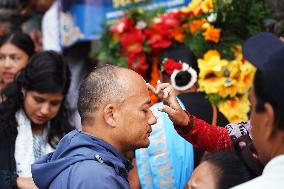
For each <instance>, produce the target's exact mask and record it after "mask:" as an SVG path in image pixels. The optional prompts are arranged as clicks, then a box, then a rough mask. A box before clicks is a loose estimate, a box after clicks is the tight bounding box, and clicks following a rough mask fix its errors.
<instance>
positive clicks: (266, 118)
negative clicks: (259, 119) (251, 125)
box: [263, 102, 276, 139]
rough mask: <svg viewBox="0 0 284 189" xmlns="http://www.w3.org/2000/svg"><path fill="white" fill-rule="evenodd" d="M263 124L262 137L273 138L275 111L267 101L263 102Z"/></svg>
mask: <svg viewBox="0 0 284 189" xmlns="http://www.w3.org/2000/svg"><path fill="white" fill-rule="evenodd" d="M263 125H264V127H265V132H264V133H263V134H264V137H265V138H266V139H270V138H273V137H274V134H275V130H276V126H275V112H274V109H273V107H272V105H271V104H270V103H268V102H266V103H265V104H264V112H263Z"/></svg>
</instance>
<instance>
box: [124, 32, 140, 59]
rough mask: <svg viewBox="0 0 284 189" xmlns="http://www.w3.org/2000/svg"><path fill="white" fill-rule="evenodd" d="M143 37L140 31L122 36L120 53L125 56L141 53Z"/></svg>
mask: <svg viewBox="0 0 284 189" xmlns="http://www.w3.org/2000/svg"><path fill="white" fill-rule="evenodd" d="M143 40H144V35H143V33H142V32H141V31H140V30H136V29H135V30H132V31H130V32H129V33H125V34H123V36H122V37H121V39H120V45H121V53H122V54H125V55H127V56H135V55H136V54H139V53H141V52H142V51H143V44H142V43H143Z"/></svg>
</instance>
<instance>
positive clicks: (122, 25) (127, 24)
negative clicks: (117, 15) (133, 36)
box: [109, 15, 134, 34]
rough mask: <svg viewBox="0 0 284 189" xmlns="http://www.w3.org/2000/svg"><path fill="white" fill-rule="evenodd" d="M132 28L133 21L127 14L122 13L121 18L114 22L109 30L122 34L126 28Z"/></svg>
mask: <svg viewBox="0 0 284 189" xmlns="http://www.w3.org/2000/svg"><path fill="white" fill-rule="evenodd" d="M133 28H134V21H133V20H132V19H129V18H127V15H124V16H123V17H122V18H121V19H119V20H118V21H117V22H115V23H114V25H112V26H111V28H110V29H109V31H111V32H113V33H118V34H122V33H123V32H125V31H127V30H132V29H133Z"/></svg>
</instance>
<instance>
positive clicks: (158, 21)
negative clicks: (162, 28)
mask: <svg viewBox="0 0 284 189" xmlns="http://www.w3.org/2000/svg"><path fill="white" fill-rule="evenodd" d="M153 21H154V23H155V24H158V23H160V22H162V19H161V18H158V17H155V18H154V19H153Z"/></svg>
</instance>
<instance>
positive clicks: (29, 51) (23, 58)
mask: <svg viewBox="0 0 284 189" xmlns="http://www.w3.org/2000/svg"><path fill="white" fill-rule="evenodd" d="M34 53H35V45H34V42H33V40H32V39H31V37H30V36H29V35H28V34H26V33H23V32H20V31H17V32H14V33H11V34H10V35H8V36H7V37H5V38H4V39H2V40H1V42H0V67H1V68H0V71H1V72H0V75H1V85H2V88H4V87H5V86H7V85H8V84H9V83H11V82H12V81H13V80H14V79H15V76H16V75H17V74H18V72H19V71H21V70H22V69H23V68H25V67H26V66H27V64H28V60H29V58H30V57H31V56H32V55H33V54H34ZM0 90H1V88H0Z"/></svg>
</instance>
